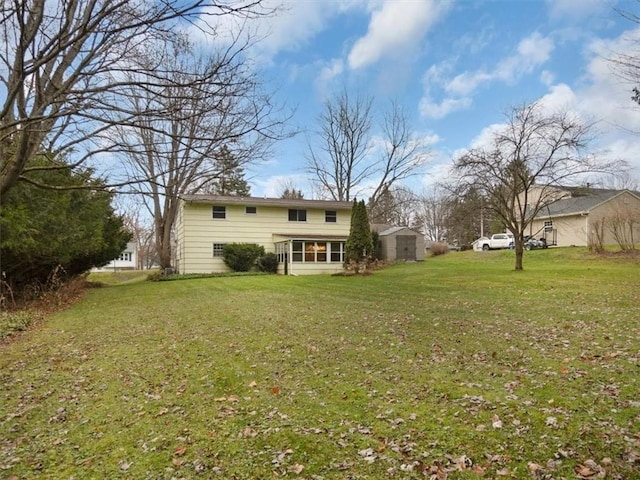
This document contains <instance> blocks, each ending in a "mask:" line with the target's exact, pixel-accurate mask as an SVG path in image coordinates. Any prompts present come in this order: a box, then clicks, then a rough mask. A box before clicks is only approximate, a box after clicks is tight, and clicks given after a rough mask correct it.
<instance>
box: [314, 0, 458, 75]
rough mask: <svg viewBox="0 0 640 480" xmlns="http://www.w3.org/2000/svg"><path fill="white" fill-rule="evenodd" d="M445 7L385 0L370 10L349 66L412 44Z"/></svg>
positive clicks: (363, 64)
mask: <svg viewBox="0 0 640 480" xmlns="http://www.w3.org/2000/svg"><path fill="white" fill-rule="evenodd" d="M304 3H305V4H306V2H304ZM318 3H323V4H325V3H326V2H318ZM446 7H447V3H445V2H438V1H436V0H421V1H411V0H384V1H383V2H382V4H381V5H380V7H379V8H377V9H375V10H374V11H373V12H372V14H371V20H370V22H369V28H368V31H367V33H366V35H365V36H364V37H362V38H360V39H358V40H357V41H356V43H355V44H354V46H353V48H352V49H351V52H350V53H349V57H348V62H349V67H350V68H352V69H358V68H362V67H366V66H368V65H371V64H373V63H376V62H377V61H379V60H380V59H382V58H384V57H388V56H390V55H398V54H399V53H400V52H403V51H406V50H407V49H411V48H415V46H417V45H418V44H419V43H420V41H421V40H422V39H423V38H424V36H425V35H426V34H427V32H428V30H429V28H430V27H431V26H432V25H433V24H434V23H435V22H436V21H437V20H438V19H439V18H440V17H441V16H442V15H443V13H444V12H445V11H446Z"/></svg>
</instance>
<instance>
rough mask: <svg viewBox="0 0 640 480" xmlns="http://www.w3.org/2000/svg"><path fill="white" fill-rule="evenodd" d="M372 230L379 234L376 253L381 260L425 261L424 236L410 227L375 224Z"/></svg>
mask: <svg viewBox="0 0 640 480" xmlns="http://www.w3.org/2000/svg"><path fill="white" fill-rule="evenodd" d="M371 229H372V230H373V231H375V232H378V245H377V246H376V251H377V254H378V257H379V258H380V259H381V260H391V261H393V260H405V261H408V262H412V261H416V260H424V236H423V235H422V234H421V233H420V232H416V231H415V230H411V229H410V228H409V227H391V226H389V225H380V224H374V225H371Z"/></svg>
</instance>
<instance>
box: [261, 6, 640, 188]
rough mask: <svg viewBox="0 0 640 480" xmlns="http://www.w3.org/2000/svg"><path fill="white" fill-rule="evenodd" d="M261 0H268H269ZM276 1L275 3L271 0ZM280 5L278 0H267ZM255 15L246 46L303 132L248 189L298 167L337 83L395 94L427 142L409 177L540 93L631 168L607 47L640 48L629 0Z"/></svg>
mask: <svg viewBox="0 0 640 480" xmlns="http://www.w3.org/2000/svg"><path fill="white" fill-rule="evenodd" d="M269 1H271V0H269ZM274 3H276V2H274ZM277 3H282V2H277ZM283 6H284V8H283V9H282V10H281V11H280V13H279V14H278V15H277V16H275V17H273V18H271V19H268V20H261V21H260V26H259V28H260V30H261V32H262V33H263V34H265V35H266V37H265V39H264V40H263V41H261V42H260V43H259V44H258V45H256V47H255V49H254V54H255V55H256V58H258V59H259V62H260V68H261V71H262V74H263V75H264V78H265V81H267V82H268V83H269V84H270V85H272V86H277V87H278V93H277V96H278V99H279V100H280V101H284V102H286V103H287V105H288V106H289V107H291V108H295V115H294V117H293V118H292V126H293V127H295V128H298V129H300V130H301V133H300V134H299V135H297V136H295V137H294V138H292V139H290V140H286V141H283V142H280V143H278V144H277V145H276V146H275V149H274V155H273V158H272V159H271V161H269V162H268V163H266V164H264V165H261V166H260V167H259V168H257V169H255V171H252V172H250V175H251V184H252V194H253V195H260V196H262V195H266V196H276V195H278V193H279V192H280V189H281V187H280V185H281V184H282V182H284V181H286V180H287V179H289V180H291V181H293V183H295V184H296V185H297V186H298V188H301V189H302V190H303V191H304V192H305V197H306V198H311V197H312V196H313V192H312V190H311V188H310V185H309V179H308V175H307V174H305V172H304V163H305V155H306V153H307V139H311V141H313V138H314V136H313V135H314V131H315V130H316V129H317V117H318V115H319V113H320V112H321V109H322V105H323V102H324V101H325V100H326V99H327V98H328V97H330V96H331V95H332V94H335V93H336V92H338V91H340V90H341V89H342V88H347V90H349V91H351V92H353V93H354V94H355V93H356V92H357V93H361V94H366V95H371V96H372V97H373V98H374V102H375V107H376V109H377V112H379V113H380V112H382V111H383V110H384V109H385V108H386V107H388V105H389V102H390V101H391V100H394V99H395V100H397V101H399V102H400V103H402V104H403V105H404V106H405V108H406V110H407V112H408V113H409V115H410V118H411V122H412V127H413V129H414V130H415V132H416V134H418V135H421V136H424V137H425V139H426V140H427V141H428V142H429V143H430V144H431V150H432V155H431V157H430V161H429V164H428V165H427V168H426V170H425V174H424V175H423V176H422V177H421V178H419V179H415V180H414V181H413V182H412V185H411V187H412V188H414V189H420V188H421V187H422V186H423V185H428V184H429V183H431V182H432V181H433V179H434V178H437V177H439V176H442V175H443V172H445V171H446V168H447V166H448V165H450V163H451V161H452V158H454V157H455V156H456V155H457V154H459V153H460V152H461V151H463V150H464V149H465V148H468V147H470V146H474V145H478V144H480V143H481V142H482V141H483V139H484V138H486V137H487V135H486V132H488V131H490V129H491V128H492V126H495V125H496V124H499V123H500V122H502V121H503V120H504V114H505V112H506V111H507V109H508V108H509V107H511V106H515V105H522V104H523V103H528V102H532V101H535V100H539V99H543V101H544V103H545V105H548V106H549V107H562V108H568V109H572V110H575V111H577V112H578V113H579V114H580V115H582V116H583V117H584V118H589V119H592V120H594V121H597V122H598V131H599V136H598V141H597V144H595V145H594V148H597V149H598V151H602V152H606V153H602V155H608V156H610V157H615V158H622V159H625V160H627V161H629V162H630V163H631V164H632V165H633V166H634V167H635V170H634V171H633V176H634V177H635V178H636V179H640V136H639V135H637V134H635V133H634V132H640V106H636V108H634V104H633V103H632V102H631V99H630V97H631V86H630V85H629V84H628V83H625V82H623V81H622V80H621V79H620V78H619V77H618V76H616V75H615V74H614V73H613V72H612V68H611V64H610V63H609V62H607V60H606V59H607V58H611V57H612V56H614V55H615V54H616V53H633V52H634V51H638V52H640V48H638V47H640V29H639V28H638V27H639V26H638V25H637V24H635V23H633V22H631V21H630V20H628V19H626V18H624V17H623V16H622V15H621V14H620V13H619V11H617V9H618V10H623V11H635V12H636V13H638V14H640V2H636V1H634V0H548V1H547V0H490V1H484V0H452V1H445V0H285V1H284V5H283Z"/></svg>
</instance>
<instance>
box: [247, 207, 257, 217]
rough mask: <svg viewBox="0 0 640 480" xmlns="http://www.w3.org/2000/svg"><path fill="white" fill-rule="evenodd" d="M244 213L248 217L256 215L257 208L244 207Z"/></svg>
mask: <svg viewBox="0 0 640 480" xmlns="http://www.w3.org/2000/svg"><path fill="white" fill-rule="evenodd" d="M244 213H246V214H248V215H255V214H256V213H258V207H244Z"/></svg>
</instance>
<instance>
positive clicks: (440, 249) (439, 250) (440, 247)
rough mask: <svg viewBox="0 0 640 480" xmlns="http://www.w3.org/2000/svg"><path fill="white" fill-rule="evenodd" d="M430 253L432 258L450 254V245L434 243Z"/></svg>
mask: <svg viewBox="0 0 640 480" xmlns="http://www.w3.org/2000/svg"><path fill="white" fill-rule="evenodd" d="M429 251H430V252H431V256H432V257H435V256H438V255H444V254H445V253H449V245H447V244H446V243H432V244H431V247H430V248H429Z"/></svg>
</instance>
